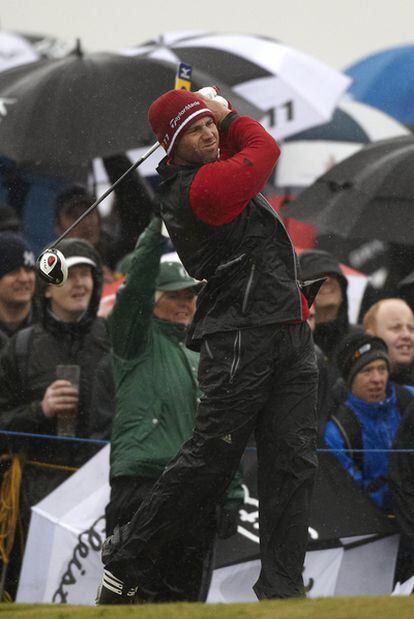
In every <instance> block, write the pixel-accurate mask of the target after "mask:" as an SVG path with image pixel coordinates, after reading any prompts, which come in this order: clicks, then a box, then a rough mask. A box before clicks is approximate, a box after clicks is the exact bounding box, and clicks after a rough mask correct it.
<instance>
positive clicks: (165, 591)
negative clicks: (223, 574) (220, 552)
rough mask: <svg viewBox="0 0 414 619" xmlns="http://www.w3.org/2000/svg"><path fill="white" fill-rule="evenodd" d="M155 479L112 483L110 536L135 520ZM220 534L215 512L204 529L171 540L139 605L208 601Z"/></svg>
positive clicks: (140, 593) (108, 514)
mask: <svg viewBox="0 0 414 619" xmlns="http://www.w3.org/2000/svg"><path fill="white" fill-rule="evenodd" d="M154 483H155V480H154V479H148V478H145V477H127V476H125V477H115V478H114V479H112V480H111V497H110V501H109V503H108V505H107V506H106V514H105V515H106V533H107V535H111V534H112V533H113V531H114V529H115V527H116V526H117V525H121V526H122V525H124V524H126V523H127V522H129V521H130V520H131V518H132V517H133V515H134V514H135V512H136V511H137V509H138V508H139V507H140V506H141V503H142V502H143V500H144V499H145V498H146V497H147V496H148V495H149V494H150V492H151V489H152V487H153V485H154ZM215 532H216V515H215V510H213V511H212V512H211V516H210V518H208V519H206V520H205V521H204V522H203V526H191V524H190V525H189V526H186V527H184V528H183V530H182V532H181V535H179V536H178V537H177V538H176V539H174V540H171V541H170V543H169V544H168V545H167V547H166V548H165V550H164V551H163V555H162V557H160V559H159V560H158V561H156V562H155V564H154V566H153V568H152V570H151V571H152V574H151V575H150V578H147V586H146V587H145V586H140V587H139V590H138V592H137V595H136V599H135V601H136V603H144V602H179V601H180V602H181V601H186V602H197V601H198V602H204V601H205V600H206V598H207V594H208V589H209V586H210V582H211V574H212V571H213V557H214V541H215Z"/></svg>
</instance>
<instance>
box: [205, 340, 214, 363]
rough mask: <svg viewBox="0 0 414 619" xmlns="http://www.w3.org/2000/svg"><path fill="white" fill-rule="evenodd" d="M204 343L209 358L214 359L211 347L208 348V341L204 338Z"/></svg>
mask: <svg viewBox="0 0 414 619" xmlns="http://www.w3.org/2000/svg"><path fill="white" fill-rule="evenodd" d="M204 344H205V347H206V351H207V354H208V356H209V357H210V359H214V357H213V353H212V352H211V348H210V346H209V343H208V342H207V340H204Z"/></svg>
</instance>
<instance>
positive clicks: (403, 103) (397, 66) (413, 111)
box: [346, 44, 414, 127]
mask: <svg viewBox="0 0 414 619" xmlns="http://www.w3.org/2000/svg"><path fill="white" fill-rule="evenodd" d="M413 72H414V45H412V44H411V45H400V46H397V47H391V48H390V49H385V50H382V51H380V52H377V53H375V54H371V55H370V56H367V57H366V58H363V59H362V60H359V61H358V62H356V63H354V64H352V65H351V66H350V67H348V68H347V69H346V73H347V74H348V75H349V76H350V77H352V79H353V83H352V86H351V87H350V89H349V94H350V95H351V96H352V97H353V98H354V99H356V100H357V101H361V102H362V103H368V104H369V105H372V106H374V107H377V108H379V109H380V110H383V111H384V112H386V113H387V114H389V115H390V116H393V117H394V118H396V119H397V120H399V121H400V122H401V123H403V124H405V125H408V126H410V127H412V126H414V83H413V80H412V79H411V78H410V76H412V75H413Z"/></svg>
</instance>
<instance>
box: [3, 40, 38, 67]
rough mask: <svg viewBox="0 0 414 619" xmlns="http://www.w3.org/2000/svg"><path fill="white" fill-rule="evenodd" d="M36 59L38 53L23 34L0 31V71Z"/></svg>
mask: <svg viewBox="0 0 414 619" xmlns="http://www.w3.org/2000/svg"><path fill="white" fill-rule="evenodd" d="M38 59H39V55H38V53H37V52H36V50H35V49H33V47H32V45H31V44H30V43H29V41H27V40H26V39H25V38H24V37H23V36H21V35H18V34H16V33H14V32H6V31H4V30H2V31H0V71H6V69H11V68H12V67H16V66H18V65H20V64H25V63H26V62H35V61H36V60H38Z"/></svg>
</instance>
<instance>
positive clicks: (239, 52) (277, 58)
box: [122, 32, 350, 140]
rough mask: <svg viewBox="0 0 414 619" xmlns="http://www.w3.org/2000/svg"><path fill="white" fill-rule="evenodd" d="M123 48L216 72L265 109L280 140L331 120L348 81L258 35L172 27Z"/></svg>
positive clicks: (268, 123) (271, 129)
mask: <svg viewBox="0 0 414 619" xmlns="http://www.w3.org/2000/svg"><path fill="white" fill-rule="evenodd" d="M122 53H124V54H128V55H141V56H150V57H156V58H161V59H165V60H170V61H178V60H182V61H183V62H187V63H188V64H191V65H192V66H193V67H195V68H198V69H200V70H204V71H205V72H208V73H210V74H211V75H213V76H216V77H217V79H218V80H220V81H222V82H224V83H227V84H228V85H229V86H232V88H233V90H234V91H235V92H236V93H238V94H240V95H242V96H243V97H244V98H245V99H247V100H248V101H250V102H251V103H253V104H254V105H255V106H256V107H258V108H259V109H261V110H263V119H262V120H261V122H262V124H263V125H264V126H265V127H266V129H267V130H268V131H269V132H270V133H272V135H274V137H275V138H277V139H279V140H280V139H282V138H285V137H287V136H289V135H293V134H294V133H297V132H298V131H303V130H304V129H307V128H309V127H314V126H316V125H318V124H320V123H324V122H326V121H327V120H329V119H330V118H331V115H332V112H333V110H334V108H335V106H336V104H337V102H338V100H339V98H340V97H341V96H342V94H343V93H344V92H345V90H346V88H347V87H348V85H349V83H350V81H349V78H347V77H346V76H345V75H343V74H342V73H339V72H338V71H336V70H334V69H332V68H331V67H329V66H327V65H326V64H324V63H322V62H320V61H319V60H317V59H316V58H313V57H312V56H309V55H307V54H304V53H302V52H300V51H298V50H295V49H293V48H291V47H289V46H287V45H284V44H283V43H280V42H279V41H276V40H274V39H270V38H265V37H261V36H258V35H248V34H214V33H212V34H211V33H206V32H197V33H194V32H187V33H183V32H170V33H166V34H164V35H162V36H160V37H159V38H157V39H154V40H153V41H150V42H149V43H147V44H144V45H142V46H139V47H136V48H131V49H124V50H122ZM207 85H208V84H207Z"/></svg>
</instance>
